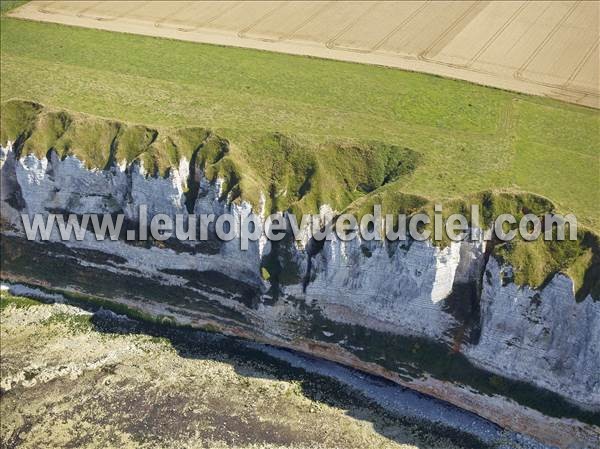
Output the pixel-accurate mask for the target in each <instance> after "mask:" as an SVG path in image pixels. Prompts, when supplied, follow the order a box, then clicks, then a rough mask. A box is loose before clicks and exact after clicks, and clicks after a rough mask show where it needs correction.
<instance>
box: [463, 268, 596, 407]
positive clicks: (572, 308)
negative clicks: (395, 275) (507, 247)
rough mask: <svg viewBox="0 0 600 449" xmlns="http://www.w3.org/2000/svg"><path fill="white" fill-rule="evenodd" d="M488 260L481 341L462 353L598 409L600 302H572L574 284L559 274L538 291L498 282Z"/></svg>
mask: <svg viewBox="0 0 600 449" xmlns="http://www.w3.org/2000/svg"><path fill="white" fill-rule="evenodd" d="M507 271H509V267H501V266H500V265H499V264H498V262H497V261H496V260H495V259H494V258H490V260H489V262H488V264H487V266H486V271H485V276H484V278H485V281H484V283H483V291H482V295H481V337H480V340H479V342H478V344H477V345H470V346H468V347H467V348H465V350H464V351H465V354H466V355H467V356H468V357H469V358H470V359H471V360H472V361H474V362H475V363H476V364H478V365H480V366H482V367H484V368H486V369H488V370H490V371H492V372H495V373H498V374H501V375H506V376H509V377H513V378H516V379H521V380H524V381H528V382H533V383H534V384H536V385H539V386H542V387H544V388H547V389H549V390H552V391H556V392H559V393H561V394H563V395H565V396H566V397H569V398H572V399H575V400H577V401H578V402H580V403H582V404H586V405H588V406H598V404H600V302H597V301H596V302H594V301H592V299H591V298H590V297H588V298H587V299H586V300H585V301H582V302H581V303H577V302H576V301H575V295H574V293H573V281H572V280H571V279H570V278H569V277H567V276H565V275H562V274H557V275H555V276H554V278H553V279H552V280H551V281H550V282H549V283H548V284H547V285H546V286H545V287H544V288H543V289H541V290H539V291H536V290H533V289H531V288H529V287H527V286H525V287H518V286H517V285H515V284H513V283H512V282H511V283H506V285H503V282H502V277H503V275H504V274H509V273H506V272H507Z"/></svg>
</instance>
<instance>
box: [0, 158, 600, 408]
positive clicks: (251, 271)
mask: <svg viewBox="0 0 600 449" xmlns="http://www.w3.org/2000/svg"><path fill="white" fill-rule="evenodd" d="M0 161H1V163H2V171H1V172H2V179H1V182H2V202H1V210H2V228H3V234H4V235H7V236H11V238H17V239H23V238H24V234H23V225H22V221H21V216H20V215H21V214H29V215H30V216H32V215H33V214H36V213H41V214H48V213H49V212H55V211H58V212H60V213H67V214H68V213H74V214H83V213H124V214H125V216H126V218H127V219H128V220H130V221H131V222H139V220H140V218H141V217H139V210H140V209H139V208H140V206H141V205H145V206H147V208H148V215H149V216H151V215H154V214H157V213H164V214H167V215H169V216H171V217H174V216H175V215H176V214H182V215H183V216H185V217H187V216H188V213H189V212H188V211H191V210H192V209H193V212H194V213H195V214H214V215H215V216H216V217H218V216H220V215H222V214H224V213H229V214H232V215H233V216H234V220H235V221H236V222H237V223H239V221H240V220H243V219H244V217H248V216H253V217H259V216H262V215H264V211H263V210H256V209H253V208H252V206H251V205H250V204H248V203H244V202H242V203H241V204H236V203H232V202H229V201H228V200H227V199H223V195H222V187H221V186H222V183H221V181H220V180H216V181H209V180H208V179H206V178H204V177H203V176H202V175H201V174H200V176H199V179H197V180H196V181H197V182H198V191H197V195H196V197H195V198H186V194H188V190H187V183H188V177H189V175H190V168H189V163H188V161H186V160H182V161H181V163H180V164H179V167H176V168H175V169H173V170H171V171H170V174H169V175H168V176H167V177H165V178H162V177H152V176H148V175H147V174H146V173H145V172H144V170H143V167H141V166H139V165H138V164H131V165H129V166H126V165H125V164H122V165H121V166H113V167H111V168H110V169H108V170H88V169H87V168H86V167H85V165H84V164H83V163H82V162H81V161H80V160H78V159H77V158H75V157H66V158H65V159H63V160H60V159H59V158H58V157H56V155H51V156H50V159H49V160H48V159H46V158H42V159H38V158H36V157H35V156H34V155H26V156H24V157H21V158H18V159H17V158H16V157H15V153H14V152H13V151H12V148H11V147H7V148H2V149H1V151H0ZM196 176H198V173H196ZM259 209H264V203H263V204H261V205H259ZM259 221H260V220H259ZM259 226H260V225H259ZM236 228H237V227H236V226H234V229H236ZM259 230H262V229H259ZM301 233H302V235H304V239H303V240H302V242H300V243H297V244H295V243H281V245H288V246H287V247H286V248H285V249H286V250H287V251H286V255H287V256H286V257H285V258H282V257H281V252H282V251H281V250H282V249H283V246H282V247H280V248H279V250H280V251H279V256H277V257H279V262H280V263H281V268H282V270H284V271H286V272H295V273H297V278H296V279H295V280H293V281H292V282H291V283H287V284H282V285H278V286H275V285H271V284H270V283H269V282H268V281H264V280H263V279H262V276H261V268H262V267H263V266H264V262H265V258H267V257H268V256H269V255H271V254H270V251H272V248H273V244H272V243H269V242H266V241H265V240H264V239H261V240H260V241H251V242H249V248H248V250H247V251H243V250H241V249H240V242H239V240H238V239H237V238H234V239H233V240H231V241H229V242H222V241H216V240H213V241H211V242H210V245H209V247H207V246H206V245H204V244H202V243H200V242H177V243H170V242H169V241H167V242H165V244H164V245H138V244H132V243H131V242H127V241H125V240H124V239H123V238H120V239H118V240H109V239H105V240H104V241H98V240H96V239H95V238H93V236H92V235H91V233H90V232H86V234H85V238H84V239H83V240H81V241H77V240H76V239H75V238H74V237H73V238H72V239H71V240H70V241H68V242H62V243H64V244H65V245H66V248H68V249H69V250H73V249H74V250H85V251H88V252H90V251H92V252H94V254H100V253H101V254H108V255H111V256H114V257H117V258H118V260H115V259H114V258H113V259H111V261H110V262H103V261H102V260H99V259H98V258H97V257H96V258H95V259H94V260H91V259H90V260H88V259H87V254H88V253H86V252H79V253H77V254H78V256H77V257H79V258H80V260H79V261H78V263H80V265H81V266H85V267H94V268H95V269H97V270H99V272H101V271H104V272H107V273H111V275H118V276H121V277H122V276H129V277H130V278H131V279H134V278H135V279H137V280H138V281H139V279H144V282H153V283H157V284H153V285H167V286H178V287H181V288H185V291H184V290H182V292H183V293H182V295H183V296H185V298H186V301H187V302H182V304H184V305H181V306H180V307H179V309H178V310H184V309H185V308H186V307H190V304H192V305H193V304H198V303H201V302H204V303H214V304H217V305H218V307H221V309H218V310H223V309H222V308H223V307H225V308H229V309H231V310H234V311H235V312H236V313H237V315H235V316H236V317H238V318H236V319H237V320H238V323H241V322H242V321H244V323H243V326H246V327H245V328H244V329H245V331H244V332H245V333H244V335H251V336H256V337H260V338H263V339H264V340H265V341H270V342H275V343H277V344H278V343H281V342H285V344H287V345H290V346H294V344H295V343H294V342H295V341H297V340H298V339H307V338H308V339H312V340H315V341H318V340H320V338H319V337H318V336H317V335H316V334H315V333H308V332H307V331H306V329H307V328H310V326H311V323H310V322H308V321H310V320H313V319H315V317H317V316H319V317H324V319H326V320H329V322H332V323H334V322H335V323H343V324H345V325H351V326H359V327H361V328H362V329H367V330H373V331H376V332H378V333H377V334H376V335H378V337H377V338H380V339H382V342H381V343H382V344H385V339H386V338H387V337H386V335H397V336H408V337H415V338H425V339H428V340H430V341H433V342H436V343H439V344H443V345H445V346H446V347H447V348H448V351H445V352H443V353H444V354H445V353H448V354H449V353H450V352H451V351H450V348H453V349H454V351H455V352H456V351H460V352H462V354H463V355H464V356H466V358H467V359H468V361H469V362H470V363H472V364H473V365H474V366H476V367H478V368H479V369H483V370H486V371H487V372H489V373H490V375H491V373H496V374H498V375H500V376H504V377H506V378H510V379H515V380H521V381H525V382H529V383H532V384H534V385H536V386H538V387H542V388H544V389H546V390H550V391H552V392H555V393H558V394H560V395H561V396H563V397H565V398H567V399H569V400H571V401H573V402H576V403H578V404H580V405H583V406H585V407H587V408H589V409H596V410H597V409H600V378H599V373H600V302H594V301H593V300H592V298H591V297H588V298H586V299H585V300H583V301H580V302H577V301H575V297H574V293H573V283H572V281H571V280H570V279H569V278H568V277H566V276H564V275H562V274H557V275H556V276H555V277H554V278H553V279H552V280H551V282H549V283H548V284H547V285H545V286H544V287H543V288H542V289H540V290H533V289H531V288H529V287H520V286H517V285H515V284H514V283H512V282H509V281H507V279H508V278H509V277H508V276H507V274H508V272H509V271H510V267H507V266H501V265H500V264H499V263H498V261H496V259H495V258H494V257H493V256H491V257H490V256H489V254H488V253H489V251H488V252H487V253H486V242H485V241H484V239H483V238H482V237H481V235H480V233H475V235H477V238H476V239H473V241H464V242H453V243H451V244H450V245H449V246H447V247H445V248H440V247H437V246H434V245H432V244H431V243H430V242H417V241H411V242H404V243H398V244H396V243H394V244H390V243H385V242H377V241H371V242H368V241H361V240H360V239H353V240H350V241H342V240H340V239H339V238H337V237H336V238H334V239H333V240H329V241H326V242H325V243H324V244H323V245H322V247H321V248H318V249H317V250H315V249H314V248H311V244H310V241H309V239H308V237H306V236H307V235H308V233H307V230H306V229H302V230H301ZM52 240H53V241H55V242H58V241H59V235H58V232H57V231H56V230H55V231H54V232H53V234H52ZM53 251H55V252H56V251H59V250H58V249H56V248H55V249H53ZM273 254H275V253H273ZM70 257H72V256H70ZM4 269H5V268H4V267H3V270H4ZM6 269H7V271H8V272H11V266H10V264H7V266H6ZM15 270H16V268H15ZM15 274H19V273H16V272H15ZM30 276H31V277H32V278H34V276H33V275H31V274H30ZM231 285H235V288H231ZM69 286H70V287H77V285H76V284H69ZM275 287H277V291H275ZM467 291H468V292H470V293H469V295H470V296H469V298H462V297H461V298H458V299H457V298H456V296H457V295H458V296H460V295H462V294H463V293H464V292H467ZM473 298H475V299H473ZM463 300H468V301H472V308H471V309H470V314H467V316H468V319H466V318H465V314H464V313H463V314H461V313H457V312H456V310H455V309H456V304H457V301H458V302H459V303H460V301H463ZM185 304H187V306H186V305H185ZM141 307H142V308H143V307H144V305H143V304H142V305H141ZM189 313H192V312H189ZM214 313H217V312H214ZM229 318H230V317H228V319H229ZM240 326H242V324H240ZM302 329H304V330H303V331H302ZM457 329H459V330H460V332H458V331H457ZM465 332H466V333H469V332H471V334H472V335H474V337H473V338H471V339H469V340H468V341H466V342H465V341H463V340H462V335H463V334H464V333H465ZM322 334H323V335H321V338H325V340H327V337H330V336H331V335H333V334H332V333H331V332H329V331H323V332H322ZM340 338H342V339H345V337H343V336H341V337H340ZM340 341H341V340H340ZM326 343H327V344H333V345H334V348H338V349H339V350H340V354H341V353H344V354H345V352H343V351H342V348H341V347H340V346H335V345H337V344H342V343H340V342H337V343H336V342H333V343H332V340H331V339H329V340H327V341H326ZM345 350H348V347H345ZM340 357H342V356H341V355H340ZM358 357H360V354H358Z"/></svg>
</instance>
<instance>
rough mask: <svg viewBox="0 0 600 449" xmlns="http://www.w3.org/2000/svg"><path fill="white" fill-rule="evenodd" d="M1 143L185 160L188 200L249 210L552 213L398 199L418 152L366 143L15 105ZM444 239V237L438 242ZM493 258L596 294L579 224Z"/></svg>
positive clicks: (511, 199) (463, 200)
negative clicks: (219, 190)
mask: <svg viewBox="0 0 600 449" xmlns="http://www.w3.org/2000/svg"><path fill="white" fill-rule="evenodd" d="M0 137H1V139H0V140H1V142H2V143H3V144H5V143H6V142H7V141H8V140H11V141H14V142H15V149H16V151H17V152H18V153H19V154H20V155H24V154H35V155H36V156H37V157H45V156H46V155H47V153H48V151H54V152H56V154H57V155H58V157H60V158H64V157H66V156H67V155H74V156H77V157H78V158H79V159H80V160H82V161H84V162H85V164H86V165H87V166H88V168H99V169H105V168H109V167H110V166H111V165H112V164H122V163H123V162H125V163H127V164H130V163H132V162H135V161H138V162H140V163H143V166H144V167H145V169H146V170H147V171H148V172H149V174H150V175H153V176H167V175H168V173H169V170H170V169H171V167H177V166H178V165H179V161H180V160H181V158H186V159H187V160H188V161H190V162H191V169H190V174H189V176H188V179H187V188H188V196H189V197H190V199H192V198H195V195H196V194H197V188H198V178H197V174H199V173H202V174H203V175H204V176H206V177H207V178H208V179H209V180H211V181H214V180H216V179H217V178H220V179H222V180H224V185H223V198H222V199H228V200H229V201H241V200H245V201H249V202H250V203H251V204H253V205H254V206H255V207H256V208H257V209H258V207H259V204H260V196H261V194H263V195H265V196H266V198H265V199H266V202H267V203H266V205H265V208H266V209H265V210H266V211H291V212H294V213H296V214H299V215H300V214H303V213H315V212H318V210H319V207H320V206H321V205H324V204H327V205H330V206H331V207H333V208H334V210H336V211H338V212H344V211H345V212H353V213H355V214H356V215H359V216H360V215H362V214H366V213H371V212H372V210H373V205H375V204H380V205H381V206H382V209H383V213H385V214H387V213H391V214H394V215H396V214H399V213H405V214H408V215H410V214H414V213H417V212H425V213H427V214H428V215H429V216H430V217H432V218H433V215H434V204H436V203H439V204H442V205H443V217H444V218H446V217H448V216H449V215H450V214H453V213H462V214H464V215H465V216H466V217H467V218H470V213H471V205H473V204H478V205H479V206H480V210H481V223H482V225H483V226H485V227H489V226H491V225H492V223H493V220H494V219H495V218H496V217H497V216H499V215H500V214H507V213H509V214H511V215H513V216H514V217H515V218H516V219H517V220H520V219H521V217H522V216H523V215H525V214H528V213H533V214H535V215H537V216H540V217H543V215H544V214H546V213H554V212H557V208H556V206H555V205H554V204H553V203H552V202H551V201H550V200H548V199H546V198H544V197H541V196H538V195H535V194H531V193H524V192H516V191H507V190H505V191H502V190H488V191H485V192H479V193H472V194H466V195H464V196H462V197H460V198H426V197H424V196H417V195H413V194H407V193H405V192H404V182H405V179H406V178H410V177H411V176H413V174H414V173H415V172H416V171H418V170H419V169H420V168H421V166H422V164H423V159H424V157H423V155H422V154H421V153H419V152H417V151H414V150H412V149H410V148H407V147H399V146H396V145H387V144H384V143H381V142H374V141H367V142H364V141H363V142H361V141H353V140H349V139H337V140H335V139H332V138H330V139H328V140H326V141H321V142H319V141H314V140H311V139H309V138H307V137H306V136H286V135H283V134H280V133H267V132H259V131H255V132H246V133H242V132H240V131H236V132H233V131H229V132H227V130H220V131H217V132H214V131H211V130H209V129H204V128H150V127H146V126H143V125H139V124H127V123H123V122H117V121H114V120H105V119H102V118H98V117H93V116H89V115H86V114H81V113H74V112H67V111H64V110H55V109H52V108H48V107H44V106H42V105H40V104H37V103H34V102H30V101H21V100H11V101H7V102H4V103H2V105H1V116H0ZM190 207H191V204H190ZM561 212H562V211H561ZM429 227H431V226H429ZM448 243H449V239H448V238H447V236H445V238H444V240H443V241H442V242H441V244H442V245H447V244H448ZM494 254H495V255H496V256H498V257H499V258H501V259H502V260H503V261H505V262H507V263H509V264H510V265H512V266H513V267H514V269H515V275H514V281H515V282H517V283H518V284H520V285H523V284H529V285H531V286H532V287H540V286H542V285H544V284H545V283H546V282H548V281H549V280H550V279H551V278H552V276H553V275H554V274H555V273H556V272H564V273H566V274H568V275H569V276H571V277H572V278H573V280H574V283H575V291H576V295H577V297H578V298H580V299H583V298H585V297H586V296H587V295H588V294H592V296H593V297H594V298H600V281H599V279H600V277H599V276H598V272H599V271H600V245H599V244H598V237H597V235H595V234H594V233H593V232H592V231H589V230H587V229H585V228H583V227H580V229H579V239H578V240H577V241H575V242H573V241H562V242H557V241H543V240H539V239H538V240H537V241H535V242H526V241H524V240H515V241H513V242H508V243H502V244H498V245H496V246H495V248H494Z"/></svg>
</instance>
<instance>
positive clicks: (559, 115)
mask: <svg viewBox="0 0 600 449" xmlns="http://www.w3.org/2000/svg"><path fill="white" fill-rule="evenodd" d="M1 21H2V26H1V30H0V31H1V37H2V39H1V41H0V44H1V57H2V66H1V77H0V82H1V90H0V96H1V99H2V101H6V100H8V99H11V98H27V99H31V100H34V101H36V102H39V103H43V104H46V105H49V106H52V107H55V108H57V109H68V110H73V111H80V112H85V113H88V114H93V115H96V116H102V117H108V118H111V119H114V120H118V121H120V122H130V123H143V124H146V125H148V126H149V127H151V128H154V129H157V127H193V126H197V125H198V124H200V125H201V126H204V127H207V128H210V129H213V130H227V132H226V133H223V134H224V135H226V136H227V137H228V138H230V139H231V141H232V142H234V141H240V145H239V146H240V148H243V149H245V148H248V147H249V145H247V144H246V142H242V141H243V140H244V138H245V136H248V135H250V134H252V133H257V134H261V133H262V135H270V136H274V135H275V134H276V133H277V132H279V133H282V134H284V135H286V136H289V135H294V136H296V137H297V138H298V139H300V140H301V139H304V140H306V141H308V142H309V143H311V144H314V143H317V144H319V145H321V144H325V143H327V142H328V141H331V140H334V141H338V142H339V141H345V140H350V141H360V142H373V141H375V142H383V143H385V145H384V146H386V147H391V146H396V147H399V148H404V147H408V148H410V149H412V150H414V151H415V152H417V153H419V154H420V155H421V156H420V162H419V165H418V167H417V168H416V169H415V170H414V171H413V172H412V173H411V174H410V175H408V176H404V177H402V179H401V180H400V181H398V182H399V184H400V186H399V187H401V190H402V191H403V192H405V193H408V194H413V195H417V196H423V197H427V198H441V199H451V198H456V197H464V196H466V195H469V194H475V193H477V192H480V191H484V190H489V189H514V190H523V191H529V192H533V193H536V194H538V195H542V196H545V197H547V198H550V199H551V200H552V202H553V203H554V204H556V206H557V207H559V208H560V210H561V211H565V212H573V213H575V214H576V215H577V216H578V218H579V221H580V222H581V223H584V224H585V225H587V226H588V227H591V228H593V229H595V231H596V232H598V231H599V230H600V213H599V211H598V207H597V205H598V204H600V189H598V188H597V187H598V185H599V183H600V180H599V172H600V141H599V139H598V135H599V134H600V112H599V111H596V110H592V109H587V108H583V107H578V106H573V105H568V104H563V103H561V102H558V101H553V100H547V99H542V98H535V97H529V96H526V95H520V94H516V93H512V92H505V91H500V90H497V89H491V88H486V87H483V86H476V85H473V84H469V83H467V82H461V81H455V80H448V79H443V78H439V77H434V76H430V75H426V74H419V73H409V72H404V71H401V70H394V69H386V68H382V67H373V66H364V65H360V64H351V63H344V62H338V61H327V60H319V59H314V58H304V57H298V56H291V55H283V54H274V53H268V52H261V51H255V50H248V49H237V48H224V47H217V46H211V45H201V44H195V43H189V42H181V41H172V40H168V39H159V38H151V37H144V36H133V35H127V34H120V33H110V32H104V31H98V30H91V29H81V28H74V27H67V26H60V25H54V24H48V23H35V22H28V21H21V20H16V19H10V18H6V17H3V18H2V19H1ZM238 134H239V136H240V137H239V138H237V137H236V136H237V135H238ZM150 137H151V136H150ZM234 137H235V139H234ZM252 139H254V142H255V143H256V144H257V145H259V144H260V145H263V143H264V145H265V146H266V148H269V150H265V151H276V152H277V151H280V148H281V145H284V146H285V142H284V143H283V144H282V143H280V142H279V141H278V140H277V139H276V138H274V137H271V138H269V139H267V138H265V140H266V141H265V142H262V143H261V142H259V141H258V140H256V139H255V138H254V137H253V138H252ZM252 143H253V142H250V144H252ZM242 144H243V145H242ZM320 151H321V150H320ZM256 153H257V154H258V153H260V152H259V151H257V152H256ZM265 157H266V158H267V159H268V158H269V157H271V155H268V156H265ZM348 160H349V163H352V155H351V154H350V155H349V156H348ZM247 162H248V163H251V162H252V161H247ZM267 162H269V161H267ZM342 169H345V167H344V166H342Z"/></svg>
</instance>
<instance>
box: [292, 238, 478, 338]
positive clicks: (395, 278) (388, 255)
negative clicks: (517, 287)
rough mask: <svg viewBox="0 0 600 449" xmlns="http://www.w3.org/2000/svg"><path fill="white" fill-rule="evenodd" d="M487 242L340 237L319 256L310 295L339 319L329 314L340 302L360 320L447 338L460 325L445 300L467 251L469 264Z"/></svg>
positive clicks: (307, 293)
mask: <svg viewBox="0 0 600 449" xmlns="http://www.w3.org/2000/svg"><path fill="white" fill-rule="evenodd" d="M483 244H484V243H483V242H476V243H473V244H472V243H470V242H453V243H452V244H451V245H450V246H448V247H446V248H444V249H439V248H437V247H435V246H433V245H432V244H431V243H430V242H410V243H409V244H406V245H394V246H392V247H390V245H389V244H387V245H386V244H384V243H383V242H377V241H371V242H361V241H360V239H358V238H356V239H353V240H350V241H341V240H340V239H338V238H337V237H334V239H333V240H331V241H327V242H326V243H325V244H324V246H323V250H322V251H321V252H319V253H318V254H317V255H316V256H315V257H314V258H313V261H312V267H311V273H310V276H311V281H310V283H308V285H307V286H306V288H305V291H304V295H305V296H306V298H307V299H308V298H310V300H314V301H317V303H318V304H319V305H320V306H321V307H322V308H323V310H324V311H325V312H326V314H327V316H328V317H329V318H330V319H333V320H339V319H340V317H339V316H338V317H337V318H336V312H332V313H327V311H328V307H327V306H330V305H337V306H341V307H344V308H347V309H349V310H350V311H351V312H353V315H354V316H355V319H354V320H352V319H351V318H350V317H347V318H346V319H347V320H349V321H350V322H354V323H355V324H360V319H361V318H360V317H363V318H368V319H370V320H373V322H374V323H375V322H379V325H380V326H381V328H382V329H385V330H391V331H393V332H398V333H404V334H412V335H421V336H427V337H431V338H438V339H442V338H445V337H444V333H445V332H446V331H447V330H448V328H449V327H451V326H453V325H454V324H455V320H454V318H453V317H452V315H450V314H449V313H447V312H445V311H444V302H443V300H444V298H446V297H447V296H448V295H449V294H450V292H451V291H452V287H453V285H454V281H455V276H456V274H457V269H458V267H459V265H461V252H462V253H463V256H464V257H465V258H464V259H462V260H463V265H469V264H471V263H476V262H477V260H478V259H477V258H469V256H470V255H471V251H477V248H480V247H481V246H482V245H483ZM464 248H468V249H466V250H465V249H464ZM465 270H466V268H465ZM462 280H464V281H475V280H476V278H474V277H473V278H469V277H463V279H462ZM301 288H302V286H300V285H295V286H290V287H287V288H286V293H289V294H292V295H302V291H301ZM357 318H358V322H357ZM374 325H375V324H374Z"/></svg>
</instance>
